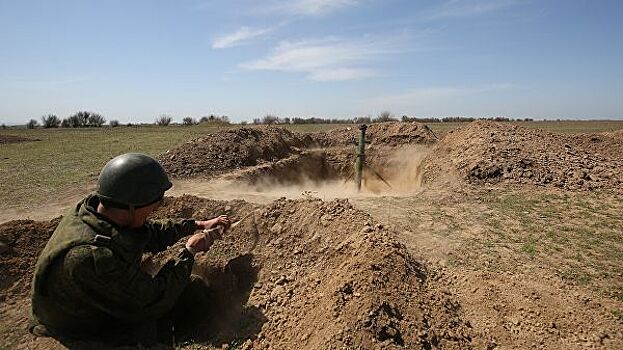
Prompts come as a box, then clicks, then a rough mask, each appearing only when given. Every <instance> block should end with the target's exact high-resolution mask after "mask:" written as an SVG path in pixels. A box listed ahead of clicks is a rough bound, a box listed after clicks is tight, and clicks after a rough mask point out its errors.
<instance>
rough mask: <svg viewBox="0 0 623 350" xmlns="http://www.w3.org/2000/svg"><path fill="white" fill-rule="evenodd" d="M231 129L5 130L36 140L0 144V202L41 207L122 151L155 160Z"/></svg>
mask: <svg viewBox="0 0 623 350" xmlns="http://www.w3.org/2000/svg"><path fill="white" fill-rule="evenodd" d="M340 126H341V125H336V124H331V125H322V124H321V125H291V126H289V127H288V129H291V130H293V131H301V132H311V131H323V130H327V129H331V128H336V127H340ZM230 127H239V126H226V125H225V126H224V125H218V124H216V125H215V124H199V125H194V126H167V127H157V126H138V127H125V126H123V127H117V128H109V127H104V128H85V129H33V130H28V129H6V130H0V133H2V134H8V135H17V136H23V137H27V138H32V139H39V140H40V141H34V142H22V143H14V144H0V179H2V180H1V181H0V203H3V204H4V206H6V207H14V208H20V207H24V206H34V205H38V204H40V203H44V202H45V200H46V199H47V198H55V197H57V196H59V192H60V193H62V192H64V191H70V190H71V188H74V187H81V188H83V187H85V186H87V185H88V184H92V183H93V182H94V180H95V179H96V177H97V174H98V173H99V170H100V169H101V168H102V166H103V165H104V164H106V162H107V161H108V160H110V159H111V158H112V157H114V156H117V155H119V154H121V153H126V152H142V153H146V154H149V155H152V156H156V155H158V154H160V153H163V152H165V151H166V150H167V149H170V148H173V147H175V146H176V145H178V144H180V143H183V142H185V141H189V140H191V139H194V138H197V137H201V136H203V135H206V134H209V133H213V132H216V131H219V130H224V129H226V128H230Z"/></svg>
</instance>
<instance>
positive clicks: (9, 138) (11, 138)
mask: <svg viewBox="0 0 623 350" xmlns="http://www.w3.org/2000/svg"><path fill="white" fill-rule="evenodd" d="M29 141H40V140H39V139H30V138H27V137H23V136H16V135H2V134H0V145H1V144H4V143H20V142H29Z"/></svg>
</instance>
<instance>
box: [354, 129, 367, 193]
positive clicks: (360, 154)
mask: <svg viewBox="0 0 623 350" xmlns="http://www.w3.org/2000/svg"><path fill="white" fill-rule="evenodd" d="M367 128H368V126H367V125H366V124H362V125H361V126H359V130H361V134H360V135H359V147H358V149H357V163H356V165H355V174H356V176H355V183H356V184H357V191H361V179H362V177H363V166H364V164H365V163H366V129H367Z"/></svg>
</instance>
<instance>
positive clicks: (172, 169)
mask: <svg viewBox="0 0 623 350" xmlns="http://www.w3.org/2000/svg"><path fill="white" fill-rule="evenodd" d="M307 141H308V142H309V140H307ZM306 145H307V143H306V141H305V140H304V138H302V137H301V136H300V135H298V134H295V133H293V132H291V131H289V130H286V129H283V128H274V127H262V128H238V129H232V130H226V131H220V132H217V133H214V134H209V135H207V136H205V137H202V138H198V139H195V140H192V141H189V142H186V143H184V144H182V145H180V146H178V147H176V148H174V149H171V150H169V151H167V152H166V153H165V154H162V155H160V157H159V159H160V161H161V163H162V165H163V166H164V168H165V169H166V170H167V171H168V172H169V173H170V174H171V175H173V176H175V177H185V176H193V175H199V174H201V175H203V176H208V177H209V176H214V175H220V174H222V173H224V172H226V171H231V170H234V169H237V168H240V167H245V166H253V165H257V164H259V163H261V162H265V161H268V162H271V161H275V160H279V159H282V158H285V157H287V156H289V155H291V154H294V153H297V152H298V148H300V147H305V146H306Z"/></svg>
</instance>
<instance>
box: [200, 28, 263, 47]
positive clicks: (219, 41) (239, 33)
mask: <svg viewBox="0 0 623 350" xmlns="http://www.w3.org/2000/svg"><path fill="white" fill-rule="evenodd" d="M273 30H274V28H256V29H253V28H249V27H240V28H239V29H238V30H236V31H235V32H233V33H230V34H226V35H223V36H221V37H218V38H216V39H214V42H212V48H213V49H223V48H228V47H233V46H238V45H242V44H244V43H245V42H248V41H249V40H251V39H255V38H258V37H260V36H263V35H266V34H268V33H270V32H272V31H273Z"/></svg>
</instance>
